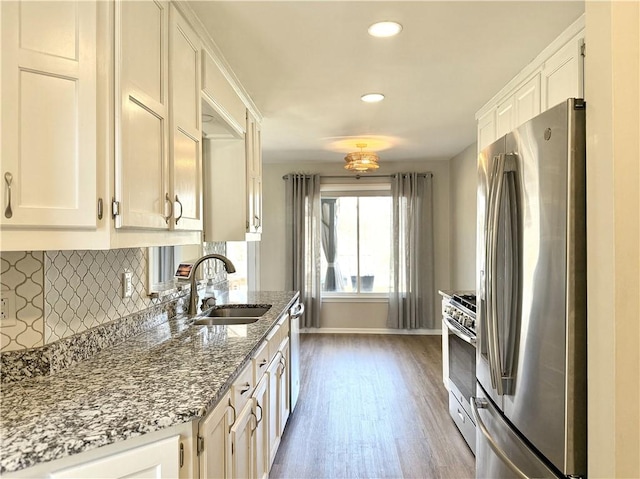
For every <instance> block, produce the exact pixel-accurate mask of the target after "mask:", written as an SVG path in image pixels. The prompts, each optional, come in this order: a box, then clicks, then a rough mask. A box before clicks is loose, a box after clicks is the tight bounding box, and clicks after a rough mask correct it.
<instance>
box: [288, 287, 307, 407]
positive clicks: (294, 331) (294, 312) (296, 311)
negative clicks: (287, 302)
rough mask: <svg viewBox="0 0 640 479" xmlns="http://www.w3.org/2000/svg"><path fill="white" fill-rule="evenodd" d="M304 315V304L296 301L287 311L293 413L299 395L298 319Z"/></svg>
mask: <svg viewBox="0 0 640 479" xmlns="http://www.w3.org/2000/svg"><path fill="white" fill-rule="evenodd" d="M303 314H304V304H303V303H301V302H300V300H298V301H296V302H295V304H294V305H293V306H291V309H289V320H290V329H289V334H290V335H291V337H290V343H289V345H290V348H291V350H290V358H289V363H290V364H289V374H290V375H291V376H290V378H289V380H290V381H291V383H290V384H291V412H293V410H294V408H295V407H296V403H297V402H298V395H299V394H300V317H301V316H302V315H303Z"/></svg>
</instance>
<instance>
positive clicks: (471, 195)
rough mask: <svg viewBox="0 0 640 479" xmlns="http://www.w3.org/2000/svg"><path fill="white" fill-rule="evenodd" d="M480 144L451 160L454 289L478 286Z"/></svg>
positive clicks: (473, 145) (452, 287)
mask: <svg viewBox="0 0 640 479" xmlns="http://www.w3.org/2000/svg"><path fill="white" fill-rule="evenodd" d="M477 147H478V145H477V143H473V144H472V145H469V147H467V148H466V149H465V150H464V151H462V152H460V153H459V154H457V155H456V156H455V157H453V158H451V160H450V168H451V173H450V174H451V199H450V201H451V289H454V290H475V289H476V186H477V178H478V173H477V166H476V165H477V158H478V155H477Z"/></svg>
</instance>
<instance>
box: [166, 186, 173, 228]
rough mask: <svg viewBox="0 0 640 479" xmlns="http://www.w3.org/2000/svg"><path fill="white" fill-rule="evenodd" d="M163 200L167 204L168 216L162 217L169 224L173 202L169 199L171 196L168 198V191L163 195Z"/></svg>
mask: <svg viewBox="0 0 640 479" xmlns="http://www.w3.org/2000/svg"><path fill="white" fill-rule="evenodd" d="M164 202H165V204H166V203H168V204H169V216H165V217H164V221H165V223H167V224H169V218H171V217H172V216H173V202H172V201H171V198H169V193H167V194H166V195H165V197H164Z"/></svg>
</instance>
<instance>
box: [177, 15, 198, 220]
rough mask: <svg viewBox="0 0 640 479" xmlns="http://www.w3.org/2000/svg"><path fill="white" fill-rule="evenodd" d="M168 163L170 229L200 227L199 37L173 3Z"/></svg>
mask: <svg viewBox="0 0 640 479" xmlns="http://www.w3.org/2000/svg"><path fill="white" fill-rule="evenodd" d="M170 29H171V34H170V37H169V52H170V54H169V72H170V86H171V92H170V102H171V111H170V115H169V116H170V123H171V137H170V139H171V148H170V158H171V161H170V165H171V175H170V176H171V178H172V179H173V193H172V195H171V196H172V200H173V201H174V207H173V209H174V211H173V217H172V222H173V225H172V226H173V228H174V229H177V230H198V231H200V230H202V127H201V125H202V114H201V110H200V55H201V54H200V51H201V46H200V40H199V39H198V37H197V35H196V34H195V32H194V31H193V30H192V29H191V27H190V26H189V25H188V24H187V22H186V21H185V20H184V18H182V16H181V15H180V13H178V11H177V10H176V8H175V7H174V6H173V5H172V6H171V12H170Z"/></svg>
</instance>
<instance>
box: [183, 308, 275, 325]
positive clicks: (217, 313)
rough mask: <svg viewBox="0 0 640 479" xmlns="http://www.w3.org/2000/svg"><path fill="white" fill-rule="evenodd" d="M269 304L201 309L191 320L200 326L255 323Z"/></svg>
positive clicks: (267, 309)
mask: <svg viewBox="0 0 640 479" xmlns="http://www.w3.org/2000/svg"><path fill="white" fill-rule="evenodd" d="M269 309H271V306H263V305H251V304H248V305H241V306H234V307H225V306H222V307H214V308H211V309H209V310H207V311H203V312H202V313H201V314H200V315H199V316H198V317H197V318H196V320H195V321H194V322H193V324H195V325H200V326H220V325H227V324H251V323H255V322H256V321H257V320H258V319H260V317H261V316H262V315H264V314H265V313H266V312H267V311H269Z"/></svg>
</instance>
